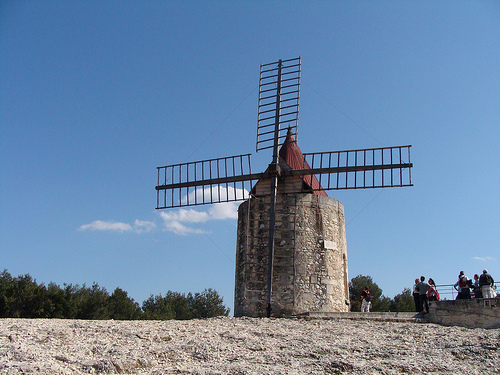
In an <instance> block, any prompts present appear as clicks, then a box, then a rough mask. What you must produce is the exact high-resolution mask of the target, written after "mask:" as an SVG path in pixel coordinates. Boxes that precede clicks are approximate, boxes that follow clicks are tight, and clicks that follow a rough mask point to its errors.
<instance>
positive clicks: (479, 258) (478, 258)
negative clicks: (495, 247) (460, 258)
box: [472, 257, 495, 262]
mask: <svg viewBox="0 0 500 375" xmlns="http://www.w3.org/2000/svg"><path fill="white" fill-rule="evenodd" d="M472 259H473V260H479V261H480V262H490V261H492V260H495V258H493V257H484V258H483V257H472Z"/></svg>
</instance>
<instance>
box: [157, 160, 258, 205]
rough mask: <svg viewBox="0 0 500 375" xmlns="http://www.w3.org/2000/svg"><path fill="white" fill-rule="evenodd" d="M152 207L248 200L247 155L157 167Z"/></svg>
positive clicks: (249, 173) (250, 182)
mask: <svg viewBox="0 0 500 375" xmlns="http://www.w3.org/2000/svg"><path fill="white" fill-rule="evenodd" d="M157 170H158V184H157V186H156V208H157V209H162V208H174V207H184V206H198V205H204V204H212V203H222V202H235V201H241V200H245V199H247V198H248V192H249V191H250V190H251V188H252V180H256V179H258V178H259V176H260V175H258V174H257V175H252V170H251V166H250V154H244V155H236V156H229V157H224V158H216V159H207V160H200V161H195V162H189V163H182V164H173V165H168V166H163V167H157Z"/></svg>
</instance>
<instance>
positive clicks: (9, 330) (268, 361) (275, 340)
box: [0, 317, 500, 375]
mask: <svg viewBox="0 0 500 375" xmlns="http://www.w3.org/2000/svg"><path fill="white" fill-rule="evenodd" d="M338 373H349V374H401V373H410V374H424V373H425V374H428V373H436V374H495V373H497V374H500V329H490V330H485V329H481V328H476V329H467V328H462V327H444V326H440V325H435V324H422V323H420V324H417V323H412V322H381V321H370V320H347V319H331V320H319V319H318V320H305V319H258V318H232V317H220V318H212V319H207V320H190V321H174V320H169V321H112V320H109V321H84V320H62V319H32V320H30V319H0V374H200V375H201V374H338Z"/></svg>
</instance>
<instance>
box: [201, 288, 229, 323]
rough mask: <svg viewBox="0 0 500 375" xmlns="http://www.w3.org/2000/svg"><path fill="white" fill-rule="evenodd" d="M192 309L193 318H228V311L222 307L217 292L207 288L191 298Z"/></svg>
mask: <svg viewBox="0 0 500 375" xmlns="http://www.w3.org/2000/svg"><path fill="white" fill-rule="evenodd" d="M192 307H193V310H194V317H195V318H212V317H215V316H228V315H229V309H228V308H227V307H226V306H224V304H223V299H222V297H221V296H219V293H217V291H215V290H213V289H211V288H209V289H205V290H204V291H203V292H201V293H196V294H195V295H194V297H193V301H192Z"/></svg>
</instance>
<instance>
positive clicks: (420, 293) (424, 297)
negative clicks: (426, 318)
mask: <svg viewBox="0 0 500 375" xmlns="http://www.w3.org/2000/svg"><path fill="white" fill-rule="evenodd" d="M413 301H414V302H415V310H416V311H417V312H419V313H424V314H427V313H428V312H429V301H439V292H438V290H437V289H436V283H435V282H434V280H432V279H431V278H430V277H429V279H428V280H427V282H425V276H420V280H419V279H415V284H413Z"/></svg>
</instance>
